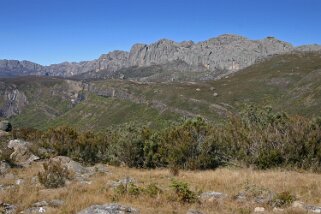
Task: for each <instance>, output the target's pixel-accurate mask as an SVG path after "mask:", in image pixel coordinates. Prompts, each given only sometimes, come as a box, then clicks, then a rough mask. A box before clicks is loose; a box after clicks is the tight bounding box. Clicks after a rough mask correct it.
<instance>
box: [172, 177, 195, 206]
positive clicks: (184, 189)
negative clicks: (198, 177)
mask: <svg viewBox="0 0 321 214" xmlns="http://www.w3.org/2000/svg"><path fill="white" fill-rule="evenodd" d="M170 187H171V188H172V189H173V190H174V193H175V196H176V199H177V200H178V201H179V202H183V203H194V202H196V201H197V195H196V193H195V192H193V191H192V190H190V189H189V186H188V184H187V183H185V182H183V181H177V180H173V181H172V183H171V186H170Z"/></svg>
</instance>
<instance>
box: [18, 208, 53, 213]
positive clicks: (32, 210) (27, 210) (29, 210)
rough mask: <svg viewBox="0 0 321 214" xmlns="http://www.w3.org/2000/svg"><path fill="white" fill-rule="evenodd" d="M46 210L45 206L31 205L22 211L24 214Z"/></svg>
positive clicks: (44, 211)
mask: <svg viewBox="0 0 321 214" xmlns="http://www.w3.org/2000/svg"><path fill="white" fill-rule="evenodd" d="M46 212H47V209H46V208H45V207H31V208H28V209H26V210H24V211H22V213H23V214H41V213H46Z"/></svg>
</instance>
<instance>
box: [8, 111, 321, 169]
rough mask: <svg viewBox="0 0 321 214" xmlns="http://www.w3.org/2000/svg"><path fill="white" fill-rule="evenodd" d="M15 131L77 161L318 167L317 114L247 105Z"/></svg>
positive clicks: (320, 127)
mask: <svg viewBox="0 0 321 214" xmlns="http://www.w3.org/2000/svg"><path fill="white" fill-rule="evenodd" d="M13 135H14V137H17V138H22V139H25V140H28V141H32V142H34V144H35V145H36V146H37V147H39V148H44V149H48V150H50V151H54V154H53V155H66V156H69V157H71V158H73V159H75V160H77V161H80V162H83V163H88V164H94V163H97V162H104V163H107V162H108V163H110V164H115V165H120V164H122V165H127V166H129V167H145V168H155V167H170V168H171V169H177V170H178V169H215V168H217V167H220V166H224V165H228V164H230V163H237V164H238V165H243V164H245V165H247V166H250V165H252V166H255V167H257V168H260V169H267V168H272V167H292V168H293V167H294V168H303V169H313V170H318V171H320V170H321V119H320V118H316V119H312V120H310V119H307V118H303V117H299V116H289V115H287V114H285V113H278V112H273V111H272V109H271V108H270V107H266V108H258V107H255V106H247V107H245V108H244V110H243V111H242V112H240V113H239V114H231V115H229V116H228V118H227V120H226V121H225V122H224V123H223V124H211V123H209V122H206V121H205V120H204V119H202V118H195V119H188V120H185V121H183V122H181V123H179V124H175V125H171V126H169V127H167V128H166V129H163V130H151V129H149V128H146V127H137V126H135V125H134V124H129V125H126V126H123V127H118V128H116V129H112V130H109V131H107V132H105V133H92V132H81V133H80V132H77V131H75V130H74V129H72V128H70V127H58V128H55V129H50V130H48V131H37V130H30V129H29V130H14V132H13Z"/></svg>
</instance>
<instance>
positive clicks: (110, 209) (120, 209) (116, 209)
mask: <svg viewBox="0 0 321 214" xmlns="http://www.w3.org/2000/svg"><path fill="white" fill-rule="evenodd" d="M126 213H132V214H139V213H140V212H139V210H137V209H135V208H132V207H127V206H122V205H119V204H105V205H93V206H90V207H88V208H86V209H84V210H82V211H80V212H78V214H126Z"/></svg>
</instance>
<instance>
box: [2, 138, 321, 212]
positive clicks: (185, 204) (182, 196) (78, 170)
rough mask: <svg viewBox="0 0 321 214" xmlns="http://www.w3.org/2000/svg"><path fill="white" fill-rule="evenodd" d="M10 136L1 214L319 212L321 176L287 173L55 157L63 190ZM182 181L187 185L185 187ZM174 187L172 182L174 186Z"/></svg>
mask: <svg viewBox="0 0 321 214" xmlns="http://www.w3.org/2000/svg"><path fill="white" fill-rule="evenodd" d="M28 145H29V143H28V142H24V141H21V140H11V141H9V142H8V144H7V146H8V147H10V148H11V149H12V151H13V152H12V154H11V155H10V157H9V161H8V160H7V161H2V162H1V163H0V174H1V175H0V176H1V179H0V213H6V214H9V213H26V214H34V213H79V214H91V213H101V214H103V213H189V214H198V213H321V205H320V204H321V175H320V174H314V173H309V172H295V171H286V170H269V171H255V170H252V169H240V168H222V169H218V170H215V171H180V172H179V173H178V174H176V175H173V174H172V173H170V172H169V171H168V170H167V169H155V170H145V169H130V168H126V167H114V166H108V165H105V164H97V165H95V166H83V165H82V164H80V163H78V162H75V161H73V160H71V159H70V158H69V157H63V156H58V157H54V158H51V159H50V161H56V162H60V163H61V164H62V166H63V167H65V168H67V169H68V170H69V171H70V172H71V173H72V177H70V178H68V179H67V180H66V183H65V185H64V186H63V187H59V188H46V187H45V186H44V185H43V184H41V183H40V182H39V177H38V173H39V172H43V171H44V167H43V163H46V162H48V161H49V160H46V159H45V160H41V159H39V158H38V157H37V156H35V155H34V154H33V153H32V151H31V150H30V149H29V148H30V145H29V146H28ZM185 184H186V186H184V185H185ZM175 185H176V187H174V186H175Z"/></svg>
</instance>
